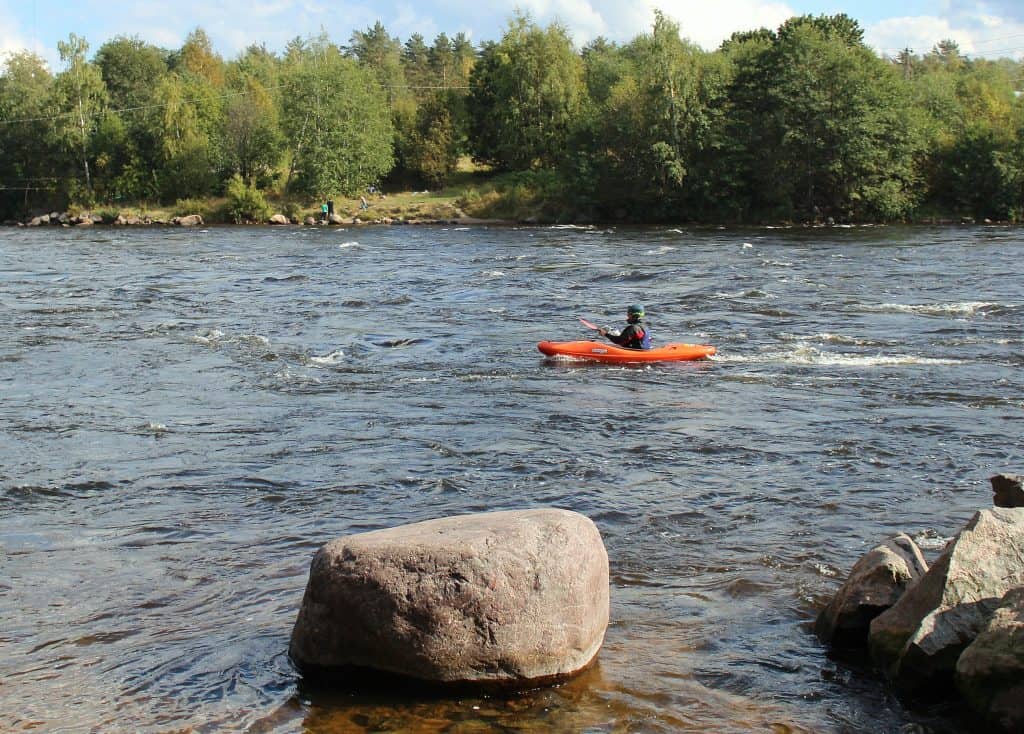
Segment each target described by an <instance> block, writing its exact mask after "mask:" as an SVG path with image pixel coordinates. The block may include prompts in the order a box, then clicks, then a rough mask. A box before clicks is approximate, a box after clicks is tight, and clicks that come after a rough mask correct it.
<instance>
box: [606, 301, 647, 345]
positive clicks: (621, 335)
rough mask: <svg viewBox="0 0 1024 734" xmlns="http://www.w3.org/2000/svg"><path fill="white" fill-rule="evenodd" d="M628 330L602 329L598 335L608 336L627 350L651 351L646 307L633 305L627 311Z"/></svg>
mask: <svg viewBox="0 0 1024 734" xmlns="http://www.w3.org/2000/svg"><path fill="white" fill-rule="evenodd" d="M626 321H627V322H628V323H627V324H626V328H625V329H623V330H622V331H613V330H611V329H605V328H603V327H602V328H600V329H598V330H597V333H598V334H600V335H601V336H606V337H608V338H609V339H611V340H612V341H613V342H615V343H616V344H618V345H619V346H620V347H626V348H627V349H650V348H651V331H650V329H648V328H647V325H646V324H645V323H644V322H643V321H644V307H643V306H640V305H638V304H635V303H634V304H633V305H632V306H630V307H629V308H627V309H626Z"/></svg>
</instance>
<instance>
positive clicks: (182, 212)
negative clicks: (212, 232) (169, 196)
mask: <svg viewBox="0 0 1024 734" xmlns="http://www.w3.org/2000/svg"><path fill="white" fill-rule="evenodd" d="M171 214H172V215H173V216H176V217H187V216H188V215H189V214H198V215H200V216H201V217H202V218H203V219H209V214H210V212H209V211H208V209H207V206H206V202H205V201H204V200H203V199H178V200H177V201H176V202H174V206H173V207H172V208H171Z"/></svg>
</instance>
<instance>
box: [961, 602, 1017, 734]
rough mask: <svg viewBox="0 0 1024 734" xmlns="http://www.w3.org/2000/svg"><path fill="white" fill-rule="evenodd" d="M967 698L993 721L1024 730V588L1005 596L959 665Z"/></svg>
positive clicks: (1010, 730) (1000, 725)
mask: <svg viewBox="0 0 1024 734" xmlns="http://www.w3.org/2000/svg"><path fill="white" fill-rule="evenodd" d="M956 677H957V686H958V687H959V688H960V691H961V692H962V693H963V694H964V698H966V699H967V701H968V702H969V703H970V704H971V706H973V707H974V708H975V709H976V710H977V711H978V712H979V713H981V714H982V715H984V716H985V718H986V719H987V720H988V721H989V722H990V723H992V724H994V725H996V726H998V727H1001V728H1002V729H1003V730H1004V731H1007V732H1021V731H1024V587H1019V588H1016V589H1013V590H1011V591H1010V592H1009V593H1007V594H1006V596H1005V597H1003V601H1002V603H1001V604H1000V606H999V608H998V609H996V611H995V612H994V613H993V615H992V619H991V620H989V623H988V625H987V626H986V627H985V629H983V630H982V631H981V634H979V635H978V637H977V638H976V639H975V640H974V642H972V643H971V645H970V646H969V647H968V648H967V649H966V650H964V653H963V655H961V656H960V659H959V660H958V661H957V664H956Z"/></svg>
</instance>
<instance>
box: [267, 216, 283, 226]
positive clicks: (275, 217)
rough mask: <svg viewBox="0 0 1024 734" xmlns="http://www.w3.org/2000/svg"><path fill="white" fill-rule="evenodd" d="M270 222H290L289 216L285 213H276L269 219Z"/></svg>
mask: <svg viewBox="0 0 1024 734" xmlns="http://www.w3.org/2000/svg"><path fill="white" fill-rule="evenodd" d="M267 223H268V224H288V217H286V216H285V215H284V214H275V215H274V216H272V217H271V218H270V219H269V220H268V221H267Z"/></svg>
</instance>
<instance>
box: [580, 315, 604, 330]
mask: <svg viewBox="0 0 1024 734" xmlns="http://www.w3.org/2000/svg"><path fill="white" fill-rule="evenodd" d="M580 322H581V323H582V324H583V325H584V326H586V327H587V328H588V329H593V330H594V331H601V327H600V326H598V325H596V324H592V323H590V322H589V321H587V320H586V319H585V318H583V317H580Z"/></svg>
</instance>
